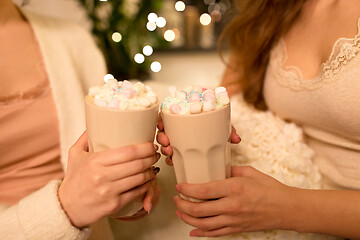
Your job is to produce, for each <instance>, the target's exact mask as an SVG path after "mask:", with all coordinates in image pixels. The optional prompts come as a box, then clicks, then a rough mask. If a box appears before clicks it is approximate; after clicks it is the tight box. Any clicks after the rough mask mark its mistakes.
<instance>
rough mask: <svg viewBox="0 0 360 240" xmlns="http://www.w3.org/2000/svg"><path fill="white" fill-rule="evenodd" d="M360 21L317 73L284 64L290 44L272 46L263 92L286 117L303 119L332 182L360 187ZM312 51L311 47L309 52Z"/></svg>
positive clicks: (319, 161) (337, 185)
mask: <svg viewBox="0 0 360 240" xmlns="http://www.w3.org/2000/svg"><path fill="white" fill-rule="evenodd" d="M359 42H360V21H359V20H358V33H357V34H356V35H355V36H354V38H339V39H338V40H337V41H336V42H335V44H334V46H333V49H332V52H331V55H330V57H329V58H328V60H327V61H326V62H325V63H323V64H322V65H321V68H320V70H319V73H318V75H317V76H315V77H313V78H310V79H304V78H303V75H302V72H301V70H300V69H299V68H298V67H296V66H284V62H285V60H286V58H287V53H286V45H285V42H284V41H283V40H281V41H280V42H279V43H278V44H277V45H276V46H275V47H274V48H273V49H272V51H271V54H270V61H269V65H268V68H267V72H266V76H265V83H264V97H265V101H266V103H267V106H268V107H269V109H270V110H271V111H273V112H274V113H275V114H276V115H278V116H280V117H281V118H283V119H286V120H290V121H292V122H295V123H297V124H298V125H301V126H302V127H303V129H304V133H305V135H306V137H307V143H308V144H309V146H310V147H311V148H312V149H314V150H315V157H314V161H315V162H316V164H317V165H318V166H319V168H320V172H321V173H322V175H323V176H324V179H325V180H326V182H328V183H329V184H327V186H326V187H329V188H351V189H360V108H359V106H360V97H359V92H360V67H359V66H360V54H359V52H360V43H359ZM310 54H311V53H310Z"/></svg>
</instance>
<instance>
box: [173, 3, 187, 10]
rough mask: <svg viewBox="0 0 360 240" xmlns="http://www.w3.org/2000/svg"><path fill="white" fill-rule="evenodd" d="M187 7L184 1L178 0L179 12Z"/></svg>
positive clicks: (176, 5) (177, 7) (177, 8)
mask: <svg viewBox="0 0 360 240" xmlns="http://www.w3.org/2000/svg"><path fill="white" fill-rule="evenodd" d="M185 8H186V5H185V3H184V2H183V1H177V2H176V3H175V10H176V11H178V12H183V11H184V10H185Z"/></svg>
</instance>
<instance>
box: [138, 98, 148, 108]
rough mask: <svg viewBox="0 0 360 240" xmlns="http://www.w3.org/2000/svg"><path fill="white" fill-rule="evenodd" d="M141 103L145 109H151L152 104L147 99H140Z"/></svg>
mask: <svg viewBox="0 0 360 240" xmlns="http://www.w3.org/2000/svg"><path fill="white" fill-rule="evenodd" d="M139 103H140V105H141V106H143V107H149V106H150V105H151V102H150V100H149V99H147V98H140V100H139Z"/></svg>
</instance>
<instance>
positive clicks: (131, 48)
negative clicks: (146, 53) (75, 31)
mask: <svg viewBox="0 0 360 240" xmlns="http://www.w3.org/2000/svg"><path fill="white" fill-rule="evenodd" d="M78 1H79V3H80V4H81V5H82V6H83V7H84V8H85V9H86V12H87V15H88V17H89V19H90V20H91V21H92V33H93V35H94V36H95V38H96V40H97V43H98V45H99V47H100V49H101V50H102V52H103V54H104V56H105V59H106V63H107V67H108V71H109V73H111V74H113V75H114V76H115V78H117V79H118V80H124V79H134V78H136V79H140V80H143V79H146V78H148V77H149V70H150V64H151V61H150V59H149V58H148V57H145V62H144V63H142V64H138V63H136V62H135V61H134V55H135V54H136V53H141V52H142V48H143V47H144V46H145V45H150V46H152V47H153V48H154V49H156V48H159V47H165V46H167V45H168V42H166V41H165V40H164V38H163V36H162V33H161V31H158V30H155V31H153V32H150V31H149V30H147V28H146V24H147V22H148V20H147V16H148V14H149V13H150V12H155V13H157V12H159V11H160V9H161V7H162V2H163V0H108V1H99V0H78ZM131 4H133V5H131ZM114 32H119V33H120V34H121V35H122V40H121V41H120V42H118V43H116V42H114V41H113V40H112V34H113V33H114Z"/></svg>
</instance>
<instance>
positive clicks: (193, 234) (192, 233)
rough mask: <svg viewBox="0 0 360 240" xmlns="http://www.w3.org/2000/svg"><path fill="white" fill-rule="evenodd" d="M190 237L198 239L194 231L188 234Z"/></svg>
mask: <svg viewBox="0 0 360 240" xmlns="http://www.w3.org/2000/svg"><path fill="white" fill-rule="evenodd" d="M190 237H198V235H197V233H196V232H195V231H191V232H190Z"/></svg>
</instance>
